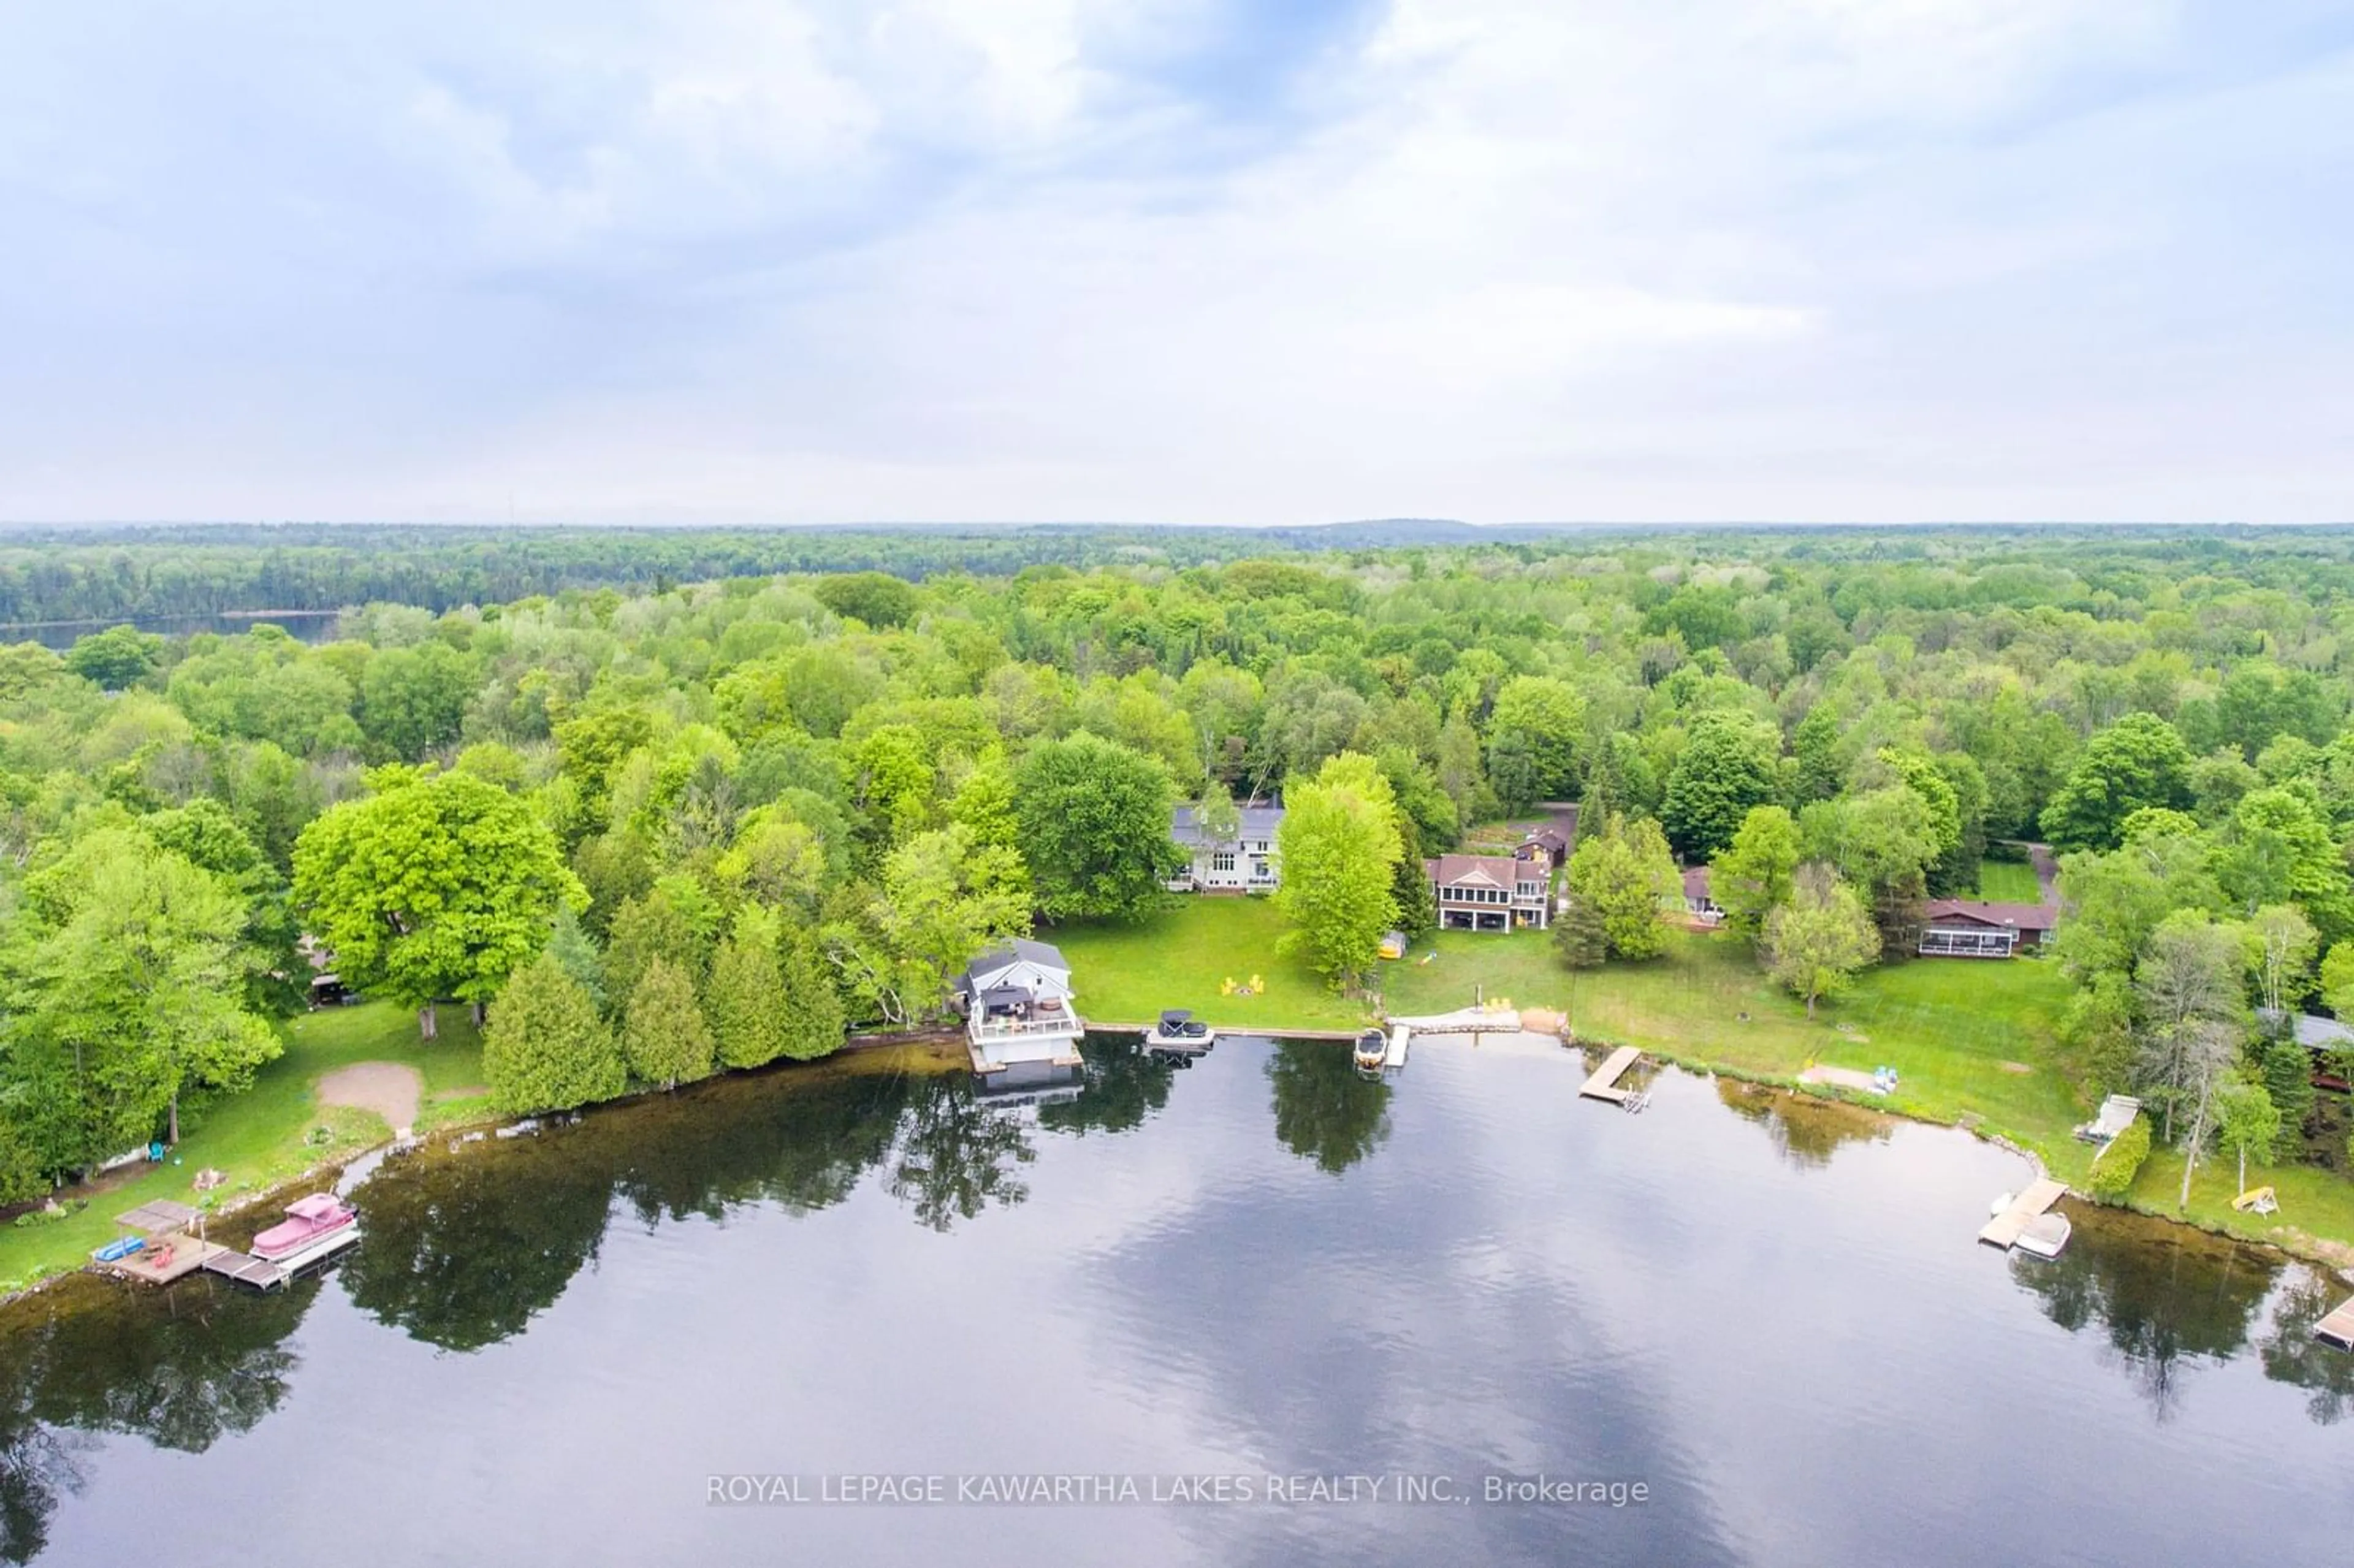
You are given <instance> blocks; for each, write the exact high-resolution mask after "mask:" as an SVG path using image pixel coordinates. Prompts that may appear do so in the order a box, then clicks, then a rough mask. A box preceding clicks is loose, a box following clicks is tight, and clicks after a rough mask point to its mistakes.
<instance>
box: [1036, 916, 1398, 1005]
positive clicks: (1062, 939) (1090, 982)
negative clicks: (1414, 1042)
mask: <svg viewBox="0 0 2354 1568" xmlns="http://www.w3.org/2000/svg"><path fill="white" fill-rule="evenodd" d="M1282 934H1283V925H1282V922H1281V921H1279V920H1278V919H1277V918H1276V915H1275V906H1273V905H1272V904H1270V903H1269V902H1268V901H1267V900H1266V899H1264V898H1232V897H1209V896H1204V895H1190V896H1184V897H1180V898H1176V899H1173V900H1172V903H1171V906H1170V907H1169V908H1168V909H1166V910H1163V911H1161V912H1160V913H1158V914H1155V915H1152V916H1149V917H1148V918H1146V919H1144V920H1141V921H1139V922H1137V923H1136V924H1134V925H1125V924H1120V923H1118V922H1113V921H1099V922H1088V923H1086V924H1080V925H1071V926H1062V927H1055V929H1053V930H1050V931H1042V932H1040V933H1039V936H1040V937H1041V938H1042V939H1044V940H1045V941H1049V942H1052V943H1054V944H1055V946H1056V947H1058V948H1062V949H1063V956H1064V957H1065V958H1066V959H1069V960H1070V961H1071V984H1072V986H1073V987H1074V988H1075V989H1076V991H1078V1001H1079V1016H1080V1017H1081V1018H1085V1019H1088V1020H1091V1021H1094V1020H1099V1021H1101V1022H1106V1023H1149V1022H1151V1021H1152V1020H1153V1019H1155V1018H1158V1017H1160V1016H1161V1010H1162V1009H1164V1008H1171V1007H1183V1008H1190V1009H1192V1010H1193V1012H1194V1013H1195V1014H1196V1015H1198V1016H1200V1017H1202V1018H1204V1019H1207V1020H1208V1021H1209V1022H1211V1023H1212V1024H1214V1025H1215V1026H1216V1027H1217V1028H1220V1029H1281V1028H1293V1029H1348V1028H1352V1027H1353V1026H1355V1025H1356V1024H1358V1023H1359V1022H1363V1019H1364V1016H1365V1013H1364V1010H1363V1008H1361V1007H1359V1006H1358V1005H1357V1004H1356V1003H1355V1002H1352V1001H1345V1000H1343V999H1342V998H1341V997H1338V996H1335V995H1333V994H1332V992H1331V991H1329V990H1327V989H1326V988H1325V985H1324V982H1323V980H1320V979H1319V978H1318V977H1317V975H1316V974H1315V973H1314V971H1312V970H1310V969H1309V968H1308V967H1307V966H1306V965H1305V964H1302V963H1299V962H1298V961H1297V960H1295V959H1286V958H1283V957H1280V956H1278V954H1277V952H1276V950H1275V945H1276V938H1278V937H1279V936H1281V935H1282ZM1254 975H1256V976H1257V977H1258V978H1259V979H1260V980H1263V981H1264V982H1265V989H1264V990H1263V991H1260V992H1259V993H1258V994H1257V995H1255V996H1226V995H1223V994H1221V993H1220V991H1219V984H1220V982H1221V981H1224V980H1235V981H1237V982H1239V983H1242V984H1248V983H1249V982H1250V980H1251V978H1252V977H1253V976H1254Z"/></svg>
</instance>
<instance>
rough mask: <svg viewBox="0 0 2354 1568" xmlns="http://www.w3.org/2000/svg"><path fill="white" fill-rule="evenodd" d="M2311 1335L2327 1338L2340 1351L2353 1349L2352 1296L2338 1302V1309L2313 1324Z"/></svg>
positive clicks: (2353, 1305)
mask: <svg viewBox="0 0 2354 1568" xmlns="http://www.w3.org/2000/svg"><path fill="white" fill-rule="evenodd" d="M2313 1337H2314V1338H2315V1339H2317V1340H2328V1341H2329V1342H2330V1343H2331V1344H2333V1345H2336V1346H2337V1347H2338V1349H2339V1350H2341V1351H2354V1297H2349V1298H2347V1299H2345V1300H2344V1301H2341V1302H2339V1303H2338V1310H2336V1311H2335V1312H2332V1313H2331V1314H2329V1316H2328V1317H2327V1318H2324V1319H2322V1320H2321V1321H2320V1322H2318V1323H2316V1324H2315V1325H2314V1326H2313Z"/></svg>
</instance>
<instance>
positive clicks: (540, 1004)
mask: <svg viewBox="0 0 2354 1568" xmlns="http://www.w3.org/2000/svg"><path fill="white" fill-rule="evenodd" d="M482 1075H483V1076H484V1077H485V1078H487V1079H489V1081H490V1086H491V1098H492V1099H493V1101H494V1102H495V1103H496V1104H497V1106H498V1107H499V1109H500V1110H502V1111H504V1112H505V1113H506V1114H507V1115H509V1116H528V1115H530V1114H531V1113H533V1112H535V1111H547V1110H569V1109H571V1108H572V1107H575V1106H582V1105H588V1104H589V1103H591V1102H592V1101H596V1100H610V1099H611V1098H612V1097H614V1096H616V1095H618V1094H620V1092H621V1091H622V1089H624V1088H625V1087H627V1086H628V1084H629V1073H628V1070H627V1069H626V1068H625V1067H624V1066H623V1065H622V1064H621V1052H620V1046H619V1045H618V1044H616V1043H615V1041H614V1039H613V1032H612V1030H611V1029H610V1028H608V1027H607V1026H606V1023H605V1020H604V1018H603V1016H602V1015H601V1014H600V1013H599V1011H598V1008H597V1001H596V999H595V998H594V997H592V996H590V995H589V993H588V988H587V987H585V986H583V985H581V984H580V982H579V981H578V980H575V979H573V977H572V976H571V974H570V973H569V972H568V971H567V969H565V967H564V965H563V964H562V963H561V962H560V961H559V960H558V959H557V958H556V957H555V956H554V955H553V954H549V953H543V954H541V955H540V956H539V957H538V958H536V959H533V960H532V961H531V962H529V963H527V964H525V965H524V966H523V968H521V969H517V970H515V972H514V974H512V975H510V976H508V977H507V983H506V985H505V987H504V989H502V990H501V991H500V992H499V994H498V999H497V1000H496V1001H493V1002H492V1003H491V1012H490V1021H489V1022H488V1023H487V1024H486V1025H485V1026H484V1028H483V1031H482Z"/></svg>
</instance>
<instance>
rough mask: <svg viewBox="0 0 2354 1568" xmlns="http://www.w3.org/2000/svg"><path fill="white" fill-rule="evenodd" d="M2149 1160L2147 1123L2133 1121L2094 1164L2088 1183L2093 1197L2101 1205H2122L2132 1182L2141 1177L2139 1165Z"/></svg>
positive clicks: (2110, 1142)
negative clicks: (2138, 1176) (2102, 1203)
mask: <svg viewBox="0 0 2354 1568" xmlns="http://www.w3.org/2000/svg"><path fill="white" fill-rule="evenodd" d="M2148 1158H2149V1121H2148V1119H2147V1118H2144V1117H2136V1118H2133V1120H2132V1121H2131V1122H2128V1123H2127V1124H2126V1129H2125V1130H2124V1131H2123V1132H2121V1133H2119V1134H2117V1135H2116V1137H2115V1138H2114V1139H2110V1140H2109V1146H2108V1147H2107V1148H2106V1149H2104V1150H2101V1152H2100V1155H2099V1157H2098V1158H2097V1159H2095V1160H2094V1161H2093V1177H2092V1181H2090V1182H2089V1183H2087V1185H2089V1186H2090V1187H2091V1189H2092V1192H2093V1196H2094V1198H2095V1199H2097V1200H2098V1201H2100V1202H2104V1203H2121V1202H2125V1196H2126V1193H2127V1192H2131V1191H2132V1190H2133V1184H2134V1178H2135V1177H2136V1176H2137V1175H2139V1174H2140V1173H2141V1162H2142V1161H2143V1160H2147V1159H2148Z"/></svg>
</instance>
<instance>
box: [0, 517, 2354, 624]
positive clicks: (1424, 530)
mask: <svg viewBox="0 0 2354 1568" xmlns="http://www.w3.org/2000/svg"><path fill="white" fill-rule="evenodd" d="M1653 539H1658V540H1660V541H1662V542H1663V543H1664V542H1666V541H1669V540H1672V541H1673V544H1672V545H1670V546H1669V547H1670V549H1682V550H1686V551H1691V550H1697V551H1699V552H1701V553H1702V554H1706V555H1709V556H1723V557H1724V558H1728V559H1739V560H1751V561H1757V562H1760V563H1761V564H1762V563H1765V562H1769V561H1771V560H1774V559H1776V558H1779V557H1781V556H1785V555H1787V556H1789V557H1791V558H1793V559H1797V560H1802V561H1819V562H1832V561H1845V562H1853V563H1857V564H1868V563H1879V562H1898V561H1914V562H1948V563H1951V562H1959V563H1964V564H1967V565H1969V566H1971V567H1973V568H1974V569H1973V570H1972V571H1971V573H1970V576H1971V577H1972V579H1973V582H1972V590H1971V593H1970V597H1969V599H1968V602H1969V603H1971V604H1973V605H1978V606H1987V605H1992V604H2008V605H2010V606H2012V607H2013V608H2016V609H2031V608H2033V607H2035V606H2038V605H2055V606H2059V607H2062V608H2068V609H2086V610H2089V611H2091V612H2093V613H2094V614H2104V613H2108V612H2109V610H2108V609H2106V608H2105V607H2113V606H2114V605H2115V603H2117V602H2118V601H2119V600H2131V599H2137V598H2139V597H2140V594H2139V592H2138V588H2139V585H2140V584H2141V583H2142V581H2143V580H2144V579H2145V578H2146V577H2147V574H2149V573H2150V572H2152V571H2153V570H2164V569H2166V566H2165V563H2169V562H2172V563H2190V562H2200V561H2207V562H2216V561H2228V562H2229V563H2230V568H2229V569H2230V570H2231V572H2232V575H2234V576H2236V577H2240V578H2241V579H2242V580H2243V581H2245V582H2247V583H2249V584H2250V585H2251V586H2284V587H2285V586H2290V585H2292V584H2294V585H2296V586H2297V587H2298V588H2300V589H2301V590H2302V591H2306V592H2310V591H2314V590H2316V589H2319V590H2323V591H2343V590H2344V589H2346V588H2348V587H2349V584H2354V537H2349V535H2347V534H2345V533H2343V532H2340V531H2335V530H2327V531H2325V530H2305V531H2299V532H2296V533H2282V532H2280V531H2277V530H2275V531H2270V532H2267V531H2264V530H2259V529H2252V528H2239V529H2208V530H2197V531H2192V530H2187V529H2181V528H2105V529H2085V528H2073V529H2059V528H2053V529H2022V528H2020V527H2016V526H2008V525H1986V526H1974V527H1957V528H1934V529H1930V528H1918V529H1903V530H1886V529H1855V528H1824V527H1819V526H1817V527H1796V526H1792V527H1775V528H1755V529H1746V530H1743V531H1741V532H1738V533H1729V532H1722V531H1719V532H1710V533H1692V532H1691V531H1688V530H1687V531H1673V530H1666V529H1659V528H1628V527H1619V528H1604V527H1594V526H1587V527H1566V526H1538V525H1530V526H1521V527H1472V526H1469V525H1467V524H1460V523H1447V522H1441V521H1420V520H1412V519H1406V520H1398V521H1391V522H1370V523H1338V524H1319V525H1313V526H1301V527H1294V528H1270V529H1236V528H1180V527H1141V526H1135V527H1104V526H1076V525H1073V526H1055V525H1038V524H1022V525H1014V524H1006V525H1000V526H985V525H967V526H955V527H946V526H920V527H919V526H908V527H896V528H895V527H875V526H867V527H822V528H561V527H540V528H499V527H481V526H459V525H450V526H421V525H399V524H332V525H331V524H186V525H177V526H158V525H143V526H124V527H111V528H108V527H71V528H68V527H49V528H41V527H31V526H26V525H16V526H14V527H10V526H5V525H0V626H7V625H36V624H41V623H47V622H59V621H66V622H70V621H78V620H130V619H154V620H163V619H166V618H170V617H175V616H178V617H196V616H211V615H221V614H228V613H236V612H240V611H251V610H273V609H274V610H334V609H344V608H345V607H346V606H349V605H358V604H371V603H387V604H408V605H417V606H420V607H422V608H424V609H432V610H443V609H452V608H454V607H457V606H460V605H469V604H472V605H487V604H500V603H505V602H508V601H511V600H514V599H524V598H527V597H529V596H531V595H535V594H554V593H560V592H562V591H564V590H565V589H567V588H600V587H609V586H610V587H617V588H670V587H673V586H674V585H677V584H680V583H689V582H701V581H707V580H710V579H713V578H718V577H758V576H767V575H770V574H774V573H779V572H843V571H887V572H890V573H892V574H894V575H895V576H898V577H907V578H909V579H911V580H917V581H920V580H922V579H924V578H927V577H933V576H937V575H939V574H942V573H970V574H976V575H998V576H1005V575H1011V574H1013V573H1015V572H1018V571H1021V570H1023V568H1025V567H1035V566H1050V565H1051V566H1069V567H1079V568H1082V569H1087V568H1092V567H1114V566H1144V567H1155V566H1157V567H1195V566H1204V565H1217V564H1221V563H1225V562H1231V561H1235V560H1239V559H1242V558H1244V557H1246V556H1267V555H1271V554H1278V553H1290V552H1299V553H1324V552H1333V551H1347V552H1363V551H1368V550H1374V549H1381V548H1397V547H1410V546H1449V547H1455V548H1462V547H1466V546H1474V545H1479V544H1486V545H1490V546H1504V547H1510V548H1511V549H1513V550H1515V551H1516V552H1517V553H1518V556H1519V558H1521V559H1523V560H1529V561H1537V560H1543V559H1549V558H1552V557H1553V556H1556V555H1558V554H1559V553H1560V552H1562V551H1563V550H1564V549H1574V548H1593V547H1596V546H1604V547H1609V548H1617V547H1618V546H1620V545H1622V544H1626V543H1628V542H1642V541H1649V540H1653ZM2055 546H2056V547H2059V548H2062V549H2064V550H2065V551H2066V552H2067V553H2068V556H2069V562H2068V566H2067V568H2066V569H2065V570H2063V571H2059V572H2055V573H2051V574H2044V573H2041V571H2036V572H2031V573H2030V574H2029V575H2027V576H2026V577H2017V576H2012V577H2004V576H2001V575H1999V574H1998V575H1997V576H1996V577H1993V578H1992V579H1990V580H1984V581H1981V580H1979V579H1981V578H1983V577H1984V574H1985V573H1986V571H1987V570H1988V568H1991V567H1995V566H1997V565H2008V566H2020V567H2041V565H2042V564H2044V563H2045V561H2046V560H2047V559H2048V556H2049V553H2050V552H2051V551H2052V549H2053V548H2054V547H2055ZM1922 588H1925V584H1922V585H1915V587H1914V590H1913V591H1915V592H1918V591H1921V590H1922ZM2110 595H2114V596H2115V598H2108V597H2105V596H2110ZM1920 607H1921V608H1930V607H1931V605H1930V604H1922V605H1921V606H1920Z"/></svg>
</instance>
